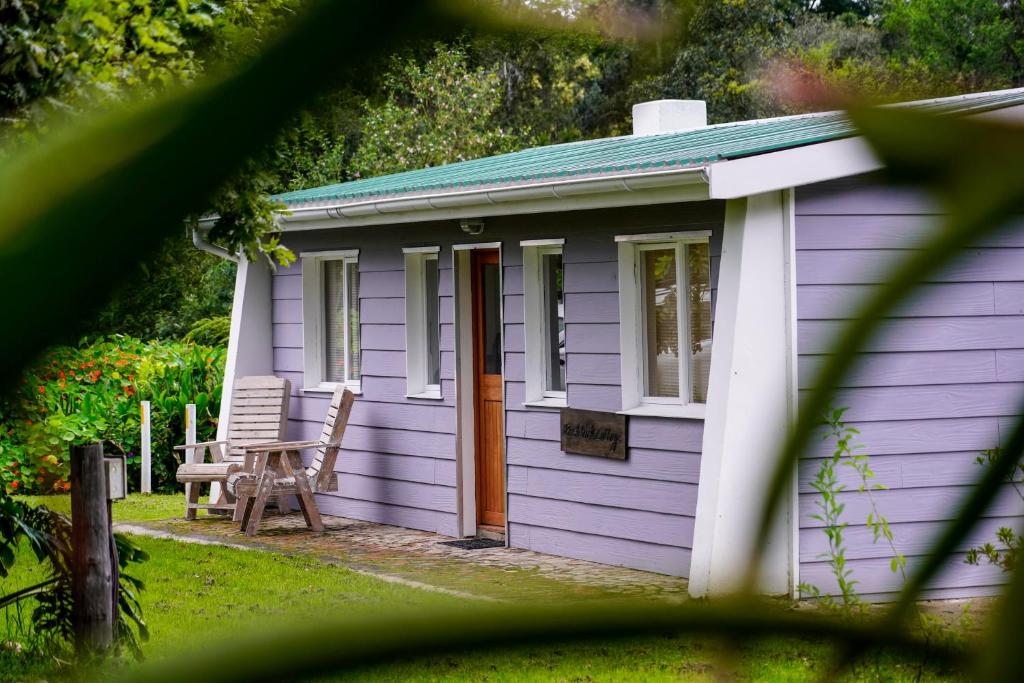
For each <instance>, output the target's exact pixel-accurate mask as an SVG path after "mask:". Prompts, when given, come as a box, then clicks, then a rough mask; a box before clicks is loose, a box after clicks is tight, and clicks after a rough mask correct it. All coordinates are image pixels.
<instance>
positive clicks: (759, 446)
mask: <svg viewBox="0 0 1024 683" xmlns="http://www.w3.org/2000/svg"><path fill="white" fill-rule="evenodd" d="M903 106H909V107H921V108H926V109H929V110H938V111H941V112H945V113H947V114H949V115H958V116H979V117H986V116H998V117H1000V118H1003V119H1015V120H1018V121H1020V120H1024V89H1021V90H1006V91H1000V92H993V93H980V94H973V95H965V96H961V97H952V98H943V99H940V100H931V101H928V102H916V103H908V104H907V105H903ZM705 112H706V108H705V106H704V103H703V102H699V101H678V100H667V101H659V102H648V103H644V104H641V105H637V106H636V107H635V108H634V112H633V114H634V134H633V135H628V136H623V137H618V138H608V139H600V140H589V141H584V142H576V143H571V144H564V145H555V146H551V147H542V148H536V149H528V150H524V151H521V152H515V153H511V154H505V155H501V156H497V157H491V158H485V159H476V160H473V161H466V162H460V163H453V164H450V165H447V166H441V167H436V168H427V169H422V170H417V171H411V172H406V173H400V174H396V175H391V176H384V177H378V178H368V179H363V180H357V181H353V182H348V183H342V184H338V185H331V186H327V187H319V188H314V189H309V190H301V191H297V192H291V193H288V194H284V195H281V196H279V197H278V199H280V200H281V201H282V202H284V203H285V204H287V206H288V211H287V212H286V213H282V215H281V216H280V223H281V227H282V241H283V243H284V244H285V245H286V246H288V247H289V248H291V249H292V250H293V251H294V252H295V254H296V256H297V257H298V259H297V261H296V263H295V264H294V265H292V266H291V267H289V268H277V269H276V271H273V270H271V269H270V268H268V267H267V266H266V265H265V264H264V263H262V262H247V261H246V260H245V259H244V258H241V259H240V262H239V268H238V275H237V281H236V287H235V294H234V307H233V311H232V321H231V338H230V344H229V350H228V354H229V356H228V362H227V369H226V373H225V380H224V395H225V396H230V395H231V390H232V383H233V382H234V380H235V378H237V377H241V376H245V375H253V374H275V375H278V376H279V377H283V378H287V379H288V380H290V381H291V386H292V392H293V396H292V398H291V401H290V415H289V422H288V429H289V437H290V438H295V439H308V438H316V437H317V436H318V434H319V430H320V425H321V423H322V421H323V416H324V414H325V412H326V409H327V403H328V401H329V400H330V396H331V393H330V392H331V391H332V390H333V389H334V388H335V387H336V386H337V385H338V384H345V385H347V386H348V387H350V388H351V389H352V390H353V391H354V392H355V394H356V402H355V406H354V408H353V410H352V416H351V420H350V423H349V424H350V426H349V428H348V430H347V432H346V434H345V439H344V443H343V448H342V452H341V454H340V456H339V458H338V461H337V466H336V469H337V470H338V480H339V490H338V492H337V493H334V494H322V495H318V504H319V506H320V509H321V510H322V511H323V512H324V513H326V514H331V515H339V516H344V517H350V518H355V519H363V520H370V521H374V522H380V523H385V524H393V525H398V526H404V527H411V528H415V529H423V530H428V531H432V532H436V533H438V534H442V535H444V536H451V537H465V536H485V537H489V538H495V539H502V540H504V542H505V543H506V544H507V545H508V546H510V547H513V548H526V549H531V550H536V551H539V552H543V553H549V554H554V555H562V556H568V557H574V558H581V559H586V560H592V561H595V562H602V563H607V564H614V565H623V566H627V567H633V568H636V569H641V570H647V571H652V572H660V573H664V574H671V575H675V576H681V577H686V578H688V580H689V586H690V592H691V594H693V595H695V596H702V595H715V594H721V593H724V592H728V591H729V590H730V589H731V588H733V587H734V586H735V585H736V582H737V581H739V580H740V578H741V574H742V571H743V569H744V567H745V563H746V562H747V561H748V559H749V556H750V550H751V545H752V542H753V540H754V539H753V535H754V533H755V529H756V523H757V519H758V514H759V512H760V506H761V504H762V502H763V500H764V494H765V486H766V481H767V479H768V477H769V475H770V471H771V467H772V465H773V456H774V454H775V448H776V446H777V444H778V443H779V442H780V440H781V439H782V438H783V437H784V436H785V434H786V432H787V429H788V427H789V425H790V424H791V422H792V418H793V415H794V411H795V407H796V405H797V401H798V400H799V396H800V392H801V391H802V390H806V389H807V388H808V387H810V386H812V385H813V382H814V379H815V374H816V369H817V368H818V367H819V365H820V363H821V361H822V359H823V357H824V354H827V353H829V349H830V344H831V340H832V339H833V336H834V334H835V333H836V331H837V330H838V329H840V328H841V326H842V325H843V324H844V321H846V320H848V319H849V318H850V317H851V316H852V315H853V312H854V311H855V310H856V307H857V304H858V302H859V301H860V300H861V299H862V298H863V297H864V295H865V294H867V293H869V292H871V291H872V289H873V287H875V286H876V285H877V284H878V283H879V282H880V281H881V279H880V278H881V276H882V274H884V273H885V272H886V268H887V266H888V265H889V264H890V263H891V262H892V261H893V259H894V258H898V257H899V256H900V255H901V254H903V253H906V250H908V249H912V248H914V246H915V244H916V243H917V241H918V240H919V239H920V237H921V235H922V234H923V233H925V232H926V231H928V230H929V229H931V228H934V226H936V225H937V221H938V220H939V219H940V218H941V216H940V215H939V209H938V208H937V207H936V205H935V204H934V203H933V202H932V201H931V200H930V199H929V198H928V197H925V196H923V195H920V194H918V193H916V192H914V191H910V190H905V189H897V188H893V187H889V186H887V185H886V184H885V183H884V182H883V180H882V179H881V178H880V176H879V174H878V173H877V171H879V170H880V169H881V168H882V164H881V162H880V161H879V160H878V159H877V158H876V157H875V155H874V154H873V153H872V151H871V150H870V148H869V147H868V145H867V144H866V142H865V141H864V140H863V139H862V138H861V137H859V136H858V134H857V132H856V130H855V129H854V128H853V126H852V124H851V123H850V122H849V120H848V119H847V118H846V117H845V116H844V115H843V114H842V113H838V112H826V113H820V114H808V115H800V116H791V117H782V118H775V119H762V120H757V121H742V122H735V123H725V124H717V125H707V117H706V113H705ZM208 226H209V223H208V222H207V223H204V224H203V225H202V226H201V227H200V229H199V230H198V231H197V236H196V240H197V244H198V245H200V246H201V247H205V248H212V247H211V246H210V245H209V244H208V243H206V242H205V233H204V232H203V231H204V229H208ZM864 351H865V354H864V357H863V360H862V362H861V363H860V364H859V366H858V369H857V372H856V373H855V374H854V375H853V376H852V377H850V378H848V379H847V380H846V382H845V383H844V386H843V387H842V389H841V391H840V395H839V397H838V399H837V405H841V406H847V407H848V411H847V412H846V415H845V417H844V419H845V420H846V421H847V422H848V423H849V424H850V425H851V426H855V427H857V428H858V429H860V431H861V435H860V437H859V440H860V441H861V442H862V443H863V444H864V445H865V447H866V450H865V452H866V453H869V454H870V455H871V458H872V460H871V462H872V467H873V468H874V470H875V471H876V472H877V473H878V481H879V482H880V483H882V484H884V485H885V486H886V487H887V489H886V490H883V491H878V492H876V493H875V499H876V502H877V504H878V506H879V508H880V509H881V511H882V512H883V513H884V514H885V515H886V517H887V518H888V520H889V522H890V523H891V525H892V529H893V533H894V535H895V543H896V547H897V548H898V550H899V551H900V552H902V553H903V554H905V555H906V557H907V562H908V564H909V565H910V566H913V564H914V563H915V562H917V561H919V559H920V557H921V554H922V552H923V551H924V548H925V547H926V545H927V543H928V542H929V541H930V539H931V538H932V537H933V535H934V534H935V533H936V531H937V530H938V529H939V528H940V527H941V525H942V524H943V523H944V522H946V521H948V520H949V519H950V517H951V515H952V514H954V512H955V510H956V506H957V502H958V501H959V500H960V498H961V496H963V494H964V493H965V492H966V491H967V490H968V488H969V487H970V486H971V484H972V483H973V482H974V481H975V480H976V479H977V477H978V476H979V475H980V473H981V469H980V468H979V466H978V465H977V464H976V463H975V460H976V458H977V457H978V455H979V453H981V451H983V450H986V449H990V448H993V447H995V446H996V445H997V444H998V443H999V440H1000V430H1005V429H1006V428H1007V426H1008V424H1009V422H1010V421H1011V420H1012V419H1013V416H1014V413H1015V410H1016V408H1015V406H1016V405H1017V402H1018V401H1019V399H1020V397H1021V395H1022V392H1024V225H1021V226H1018V227H1015V228H1012V229H1010V230H1007V231H1004V233H1003V234H1002V235H1001V236H1000V237H999V238H998V239H993V240H990V241H986V242H983V243H979V244H977V245H975V246H974V247H972V248H971V249H970V250H969V253H966V254H965V255H964V258H963V259H961V260H959V261H958V262H957V264H956V265H955V266H954V267H952V268H950V269H948V270H947V271H946V272H945V273H944V274H943V275H942V276H941V277H938V278H936V279H935V281H934V282H929V283H927V284H926V285H924V287H923V293H922V295H921V296H919V297H918V298H916V299H914V300H913V301H912V302H911V303H909V304H907V305H906V306H904V307H903V308H902V309H900V311H899V312H898V313H897V314H896V315H895V316H894V317H892V318H891V319H890V320H888V321H886V324H885V328H884V333H883V334H882V335H880V336H879V337H878V338H877V339H875V340H874V341H873V342H872V344H871V346H870V347H869V348H866V349H864ZM227 406H228V401H224V409H225V411H226V410H227ZM227 417H228V416H227V415H226V414H225V415H222V420H221V425H222V429H226V424H227ZM1004 435H1005V434H1004ZM830 453H831V448H830V447H829V444H828V443H827V442H819V441H815V442H814V444H813V447H812V450H811V451H810V452H808V453H806V454H805V457H804V459H803V460H802V462H801V463H800V466H799V468H798V471H795V472H794V473H793V489H792V490H791V491H790V492H789V493H788V496H787V500H786V504H785V505H784V509H783V510H782V511H781V513H780V514H779V516H778V518H777V519H776V520H774V521H775V524H774V526H773V529H772V532H771V537H770V538H769V539H768V553H767V554H766V555H765V556H764V557H763V559H762V570H763V571H762V581H763V585H762V589H763V590H764V592H766V593H771V594H779V595H781V594H790V595H794V596H795V595H798V594H799V589H798V585H799V584H800V583H802V582H806V583H809V584H813V585H815V586H818V587H819V588H820V589H821V590H822V591H823V592H829V591H834V590H835V585H834V581H833V579H832V577H831V573H830V571H829V568H828V566H827V564H826V563H825V562H824V561H823V560H822V553H823V552H824V550H825V544H826V539H825V535H824V533H823V532H822V529H821V526H822V524H821V522H818V521H817V520H815V519H814V518H813V515H814V514H815V512H816V504H815V503H816V500H817V496H818V494H817V493H816V492H815V491H814V490H813V488H811V486H810V482H811V480H812V479H813V477H814V473H815V471H816V469H817V467H818V464H819V463H820V461H821V458H822V457H824V456H826V455H828V454H830ZM842 469H847V468H842ZM852 475H853V472H852V471H851V472H843V473H842V476H843V477H844V478H847V479H848V482H847V489H848V490H847V492H845V493H843V494H841V496H842V497H843V498H844V502H845V503H846V511H845V513H844V518H845V519H846V520H847V521H848V522H849V524H850V526H849V527H848V528H847V530H846V532H845V533H846V537H847V540H848V552H847V559H848V562H849V566H850V568H851V569H852V570H853V572H854V575H855V578H856V579H857V580H858V581H859V582H860V583H859V585H858V590H859V591H860V592H861V593H862V594H864V595H866V596H868V597H870V598H873V599H885V597H886V595H887V594H891V593H892V592H893V591H895V590H898V589H899V587H900V581H901V580H900V578H899V576H898V575H897V574H894V573H893V572H892V571H890V568H889V563H890V558H891V557H892V550H891V549H890V548H889V547H888V545H886V544H876V543H872V539H871V533H870V531H869V529H868V528H867V527H865V526H864V520H865V516H866V509H865V507H864V506H865V505H866V504H867V503H866V501H865V499H864V496H862V495H859V494H858V493H857V492H856V482H855V481H854V479H853V478H852ZM987 514H988V515H989V517H988V518H986V520H985V521H984V524H982V525H981V526H980V528H978V529H977V530H976V532H975V534H974V538H973V539H972V540H973V541H974V542H976V543H984V542H986V541H990V540H993V539H994V537H995V531H996V530H997V529H998V528H999V527H1000V526H1014V525H1015V524H1016V523H1017V522H1018V521H1019V519H1020V516H1021V515H1022V514H1024V505H1022V504H1021V500H1020V498H1019V497H1018V496H1016V495H1014V494H1013V492H1012V491H1009V490H1008V491H1007V495H1006V496H1005V497H1004V498H1002V499H1001V500H1000V501H999V502H998V504H997V505H996V506H995V507H994V508H993V509H991V510H989V511H988V513H987ZM964 550H966V548H965V549H964ZM1002 581H1003V577H1002V574H1001V572H1000V570H999V569H998V568H997V567H992V566H990V565H987V564H985V563H982V564H981V565H979V566H972V565H967V564H965V563H964V562H962V557H959V558H954V559H953V561H952V562H951V563H950V564H949V566H948V568H947V569H946V571H945V572H944V573H942V574H941V575H940V576H939V577H938V578H937V579H936V581H935V582H934V583H933V585H932V586H931V587H930V591H929V592H928V593H927V595H929V596H931V597H966V596H975V595H984V594H989V593H992V592H995V591H996V590H997V589H998V587H999V585H1000V583H1001V582H1002Z"/></svg>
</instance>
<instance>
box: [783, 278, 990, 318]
mask: <svg viewBox="0 0 1024 683" xmlns="http://www.w3.org/2000/svg"><path fill="white" fill-rule="evenodd" d="M877 288H878V285H800V287H798V288H797V295H796V297H797V307H798V308H799V309H800V317H801V318H802V319H803V320H832V319H836V318H837V317H838V318H843V317H844V316H848V315H849V312H850V311H854V310H856V309H857V307H858V306H860V305H862V304H863V302H864V300H865V298H866V297H867V296H869V295H871V294H872V293H873V292H875V291H876V290H877ZM995 298H996V297H995V290H994V287H993V285H992V283H990V282H956V283H948V284H926V285H922V286H921V287H920V288H919V290H918V293H917V294H916V295H915V296H914V298H913V299H912V300H911V301H909V302H907V303H905V304H903V305H902V306H900V307H899V309H897V310H896V311H895V312H894V313H893V314H891V316H890V317H893V318H915V317H926V316H938V317H949V316H961V315H996V314H999V313H1002V312H1001V311H997V310H996V302H995Z"/></svg>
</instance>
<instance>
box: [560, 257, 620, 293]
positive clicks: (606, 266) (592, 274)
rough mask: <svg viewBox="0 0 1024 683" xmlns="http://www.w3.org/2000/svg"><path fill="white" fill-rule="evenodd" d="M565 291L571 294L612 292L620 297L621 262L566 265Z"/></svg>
mask: <svg viewBox="0 0 1024 683" xmlns="http://www.w3.org/2000/svg"><path fill="white" fill-rule="evenodd" d="M565 291H566V292H567V293H570V294H575V293H580V294H583V293H591V292H611V293H613V294H615V295H616V296H618V291H619V262H618V261H597V262H595V263H566V264H565Z"/></svg>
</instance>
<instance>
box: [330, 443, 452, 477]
mask: <svg viewBox="0 0 1024 683" xmlns="http://www.w3.org/2000/svg"><path fill="white" fill-rule="evenodd" d="M436 462H438V461H436V460H434V459H433V458H417V457H415V456H409V455H388V454H385V453H367V452H366V451H353V450H350V449H346V450H345V452H344V453H343V454H342V456H341V457H339V458H338V466H337V467H336V468H335V470H337V471H338V472H340V473H343V474H360V475H363V476H366V477H380V478H383V479H395V480H398V481H412V482H418V483H421V484H442V485H444V486H455V481H454V480H452V481H447V480H442V481H437V480H436V468H435V466H434V463H436Z"/></svg>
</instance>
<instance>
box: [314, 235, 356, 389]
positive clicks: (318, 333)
mask: <svg viewBox="0 0 1024 683" xmlns="http://www.w3.org/2000/svg"><path fill="white" fill-rule="evenodd" d="M299 257H300V258H301V259H302V337H303V344H302V348H303V373H302V382H303V391H314V392H333V391H334V390H335V389H336V388H337V387H338V385H339V384H343V385H344V386H345V387H346V388H347V389H349V390H350V391H351V392H352V393H354V394H359V393H362V382H361V379H360V380H355V379H346V381H344V382H328V381H326V380H325V379H324V357H325V354H326V350H327V349H326V344H325V343H324V342H325V339H324V334H325V331H326V324H325V322H324V315H325V311H324V268H323V264H324V263H325V262H327V261H342V262H343V263H344V264H345V266H346V267H352V268H356V269H357V271H358V268H359V250H358V249H344V250H339V251H310V252H302V253H301V254H299ZM342 298H343V299H344V301H345V306H346V309H345V318H346V321H345V326H344V329H345V338H344V339H343V340H342V344H344V349H345V356H346V357H345V372H346V374H348V372H350V370H351V367H352V364H351V358H350V357H349V353H350V348H349V339H348V334H349V332H348V330H349V325H348V316H349V315H350V311H349V310H348V308H347V307H348V277H345V278H344V286H343V288H342ZM360 339H362V335H360ZM361 356H362V348H360V357H361ZM360 360H361V358H360ZM361 377H362V375H360V378H361Z"/></svg>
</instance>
